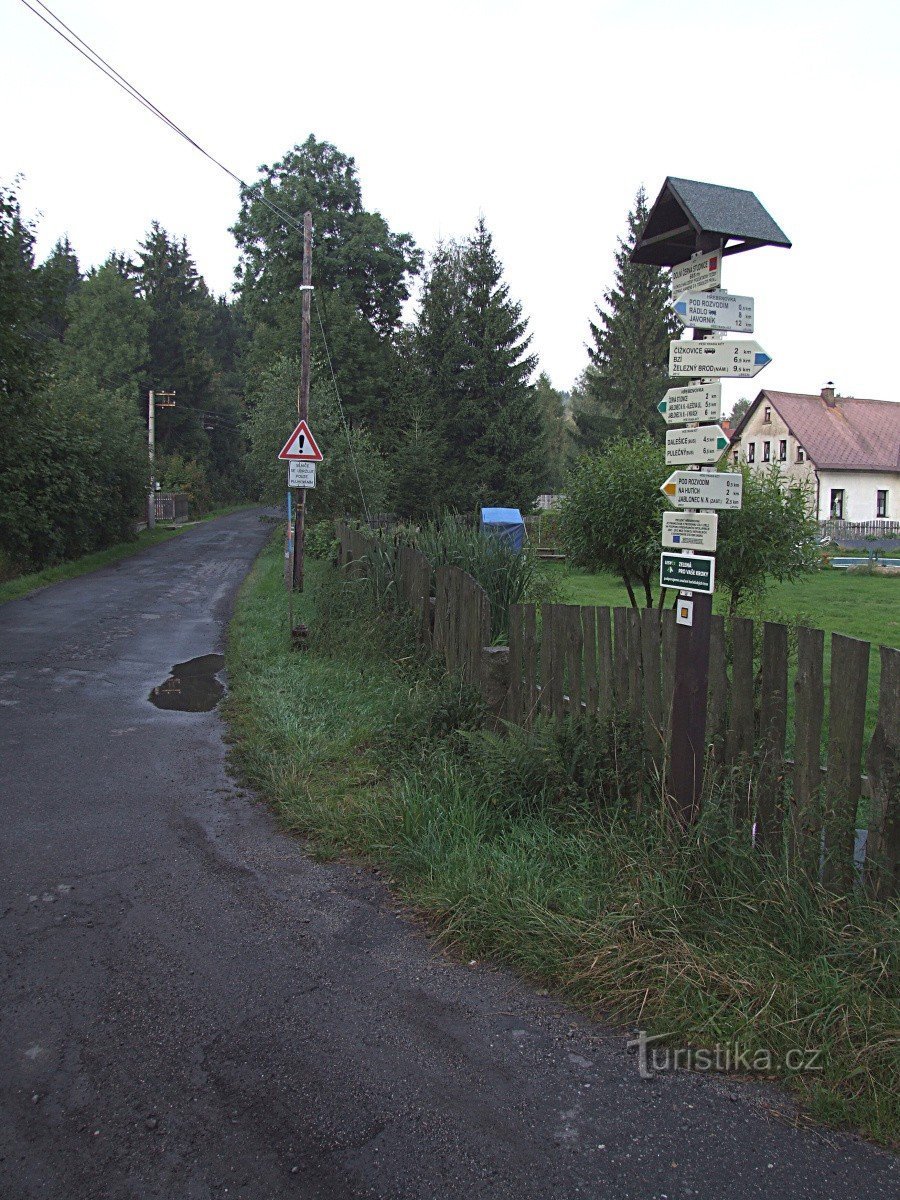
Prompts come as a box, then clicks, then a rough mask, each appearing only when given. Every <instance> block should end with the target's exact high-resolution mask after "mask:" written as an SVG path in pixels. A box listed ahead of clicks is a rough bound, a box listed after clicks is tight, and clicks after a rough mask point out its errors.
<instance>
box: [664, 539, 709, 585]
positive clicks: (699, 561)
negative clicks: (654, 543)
mask: <svg viewBox="0 0 900 1200" xmlns="http://www.w3.org/2000/svg"><path fill="white" fill-rule="evenodd" d="M715 583H716V560H715V559H714V558H712V557H711V556H710V555H708V554H672V553H671V552H669V551H666V550H664V551H663V552H662V554H661V555H660V559H659V586H660V587H664V588H678V590H679V591H681V592H706V593H707V594H708V595H711V594H712V592H713V591H714V590H715Z"/></svg>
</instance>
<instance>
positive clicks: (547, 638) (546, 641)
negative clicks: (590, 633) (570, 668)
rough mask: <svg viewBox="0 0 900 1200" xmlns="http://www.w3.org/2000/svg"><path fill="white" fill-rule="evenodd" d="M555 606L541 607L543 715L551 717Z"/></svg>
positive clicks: (545, 605)
mask: <svg viewBox="0 0 900 1200" xmlns="http://www.w3.org/2000/svg"><path fill="white" fill-rule="evenodd" d="M555 608H556V605H554V604H542V605H541V693H540V697H541V715H542V716H544V717H549V716H550V715H551V714H552V712H553V704H552V701H551V696H552V692H553V684H552V676H553V612H554V609H555Z"/></svg>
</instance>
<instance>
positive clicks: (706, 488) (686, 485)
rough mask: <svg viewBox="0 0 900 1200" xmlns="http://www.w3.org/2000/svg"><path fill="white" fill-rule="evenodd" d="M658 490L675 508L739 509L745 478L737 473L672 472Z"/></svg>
mask: <svg viewBox="0 0 900 1200" xmlns="http://www.w3.org/2000/svg"><path fill="white" fill-rule="evenodd" d="M659 490H660V491H661V492H662V493H663V495H664V496H668V498H669V500H670V501H671V502H672V503H673V504H674V505H675V507H676V508H700V509H703V508H740V507H741V498H742V496H743V494H744V477H743V475H741V473H740V472H739V471H673V472H672V474H671V475H670V476H669V478H668V479H667V480H666V482H665V483H664V484H663V485H662V486H661V487H660V489H659Z"/></svg>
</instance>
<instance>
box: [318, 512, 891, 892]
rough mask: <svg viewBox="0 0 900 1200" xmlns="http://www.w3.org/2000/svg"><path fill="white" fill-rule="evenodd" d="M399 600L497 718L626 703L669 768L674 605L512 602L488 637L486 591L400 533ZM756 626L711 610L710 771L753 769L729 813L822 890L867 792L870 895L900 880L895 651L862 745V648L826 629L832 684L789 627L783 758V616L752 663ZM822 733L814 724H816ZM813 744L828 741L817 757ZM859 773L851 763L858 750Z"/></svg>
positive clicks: (850, 866)
mask: <svg viewBox="0 0 900 1200" xmlns="http://www.w3.org/2000/svg"><path fill="white" fill-rule="evenodd" d="M338 536H339V541H340V546H341V551H340V562H341V564H342V566H344V567H345V568H346V569H350V570H359V569H362V567H363V564H364V563H365V560H366V556H367V554H369V553H371V550H372V539H371V537H370V535H368V534H366V533H365V532H364V531H360V530H356V529H352V528H350V527H348V526H340V527H339V528H338ZM394 581H395V586H396V590H397V595H398V598H399V600H400V602H401V603H402V604H403V605H404V606H405V607H407V608H408V609H411V610H412V612H413V613H414V614H415V616H416V622H415V623H416V628H417V631H418V637H419V638H420V640H422V641H423V642H425V643H426V644H428V645H430V647H431V649H432V651H433V653H434V654H435V655H437V656H438V657H439V658H440V659H442V660H443V662H444V664H445V666H446V669H447V670H448V672H458V673H460V674H461V675H462V677H463V678H464V679H466V680H467V681H468V682H470V683H472V684H474V685H476V686H478V687H480V688H481V690H482V692H483V693H484V694H485V696H486V698H487V699H488V702H489V704H490V705H491V707H492V708H493V709H494V711H495V713H496V715H497V717H498V718H502V719H504V720H506V721H509V722H511V723H512V724H516V725H520V726H524V727H526V728H527V727H529V726H530V725H531V723H532V722H533V721H534V719H535V718H536V717H537V716H543V717H546V718H550V719H552V720H556V721H562V720H565V719H568V718H572V717H577V716H581V715H591V716H595V717H597V718H598V719H599V720H601V721H604V720H606V719H607V718H609V717H610V716H611V715H612V714H613V713H614V712H617V713H625V714H627V715H628V717H629V718H630V720H631V722H632V724H633V727H634V728H635V729H636V730H638V731H639V734H638V736H639V737H640V739H641V744H642V751H643V760H644V765H645V766H644V773H645V778H646V779H647V781H648V785H650V786H656V787H658V788H662V787H663V786H664V781H665V777H666V767H667V756H668V740H669V726H670V715H671V709H672V698H673V694H674V690H675V637H676V624H675V614H674V612H672V611H671V610H670V609H669V610H664V611H660V610H656V609H643V610H638V609H634V608H613V609H610V608H605V607H582V606H577V605H567V604H544V605H541V606H540V607H539V608H538V607H536V606H535V605H533V604H517V605H512V606H511V608H510V610H509V625H508V628H509V645H508V647H491V646H489V644H488V643H489V640H490V610H489V603H488V598H487V596H486V595H485V593H484V591H483V590H482V589H481V587H479V585H478V584H477V583H476V581H475V580H474V579H473V578H472V577H471V576H470V575H468V574H466V572H464V571H462V570H460V569H459V568H458V567H444V566H442V567H438V568H437V569H436V570H433V569H432V566H431V564H430V563H429V561H428V559H427V558H426V557H425V556H424V555H423V554H421V553H420V552H419V551H417V550H414V549H412V548H410V547H407V546H400V547H398V548H397V550H396V556H395V565H394ZM756 632H757V631H756V630H755V629H754V623H753V622H752V621H751V620H748V619H746V618H742V617H735V618H734V619H732V620H731V621H729V622H728V623H727V625H726V622H725V620H724V619H723V618H722V617H721V616H713V618H712V626H711V638H710V673H709V700H708V717H707V738H706V744H707V747H708V769H709V777H710V778H713V777H715V778H718V779H723V778H726V777H727V776H728V775H729V773H732V772H733V773H735V775H736V776H738V777H740V778H741V779H744V780H750V781H751V782H752V800H753V804H752V810H751V798H750V787H749V786H748V787H745V788H744V791H743V793H742V798H739V799H738V800H736V802H735V808H736V813H735V815H736V816H737V817H738V818H740V819H744V820H746V822H747V823H748V826H750V827H752V830H753V836H754V838H755V839H756V841H757V842H758V843H759V844H764V845H765V844H768V845H772V846H776V845H778V844H780V842H781V839H782V836H783V835H784V834H785V832H786V833H787V837H788V839H789V844H790V848H791V851H792V855H793V856H794V857H795V859H797V860H798V861H802V862H805V863H806V864H808V865H809V866H810V867H811V868H812V869H815V868H816V866H818V868H819V870H820V874H821V877H822V879H823V881H824V882H825V883H826V884H827V885H828V886H830V887H831V888H832V889H833V890H834V891H836V892H840V893H847V892H849V891H850V890H851V889H852V888H853V886H854V885H855V883H856V881H857V880H858V878H859V873H860V872H859V868H860V859H861V857H862V853H861V848H860V846H859V844H858V843H859V841H860V839H859V837H858V834H857V830H856V814H857V809H858V806H859V801H860V798H861V796H862V795H863V794H864V793H865V795H866V798H867V800H868V805H869V823H868V833H867V838H866V842H865V852H864V853H865V863H866V874H867V876H868V877H869V880H870V881H871V885H872V888H873V890H874V891H876V892H877V893H878V894H879V895H881V896H883V897H887V896H895V895H898V894H900V886H898V884H900V650H895V649H891V648H889V647H885V646H882V647H880V648H879V654H880V660H881V681H880V689H879V701H878V713H877V720H876V725H875V731H874V734H873V737H872V739H871V741H870V744H869V747H868V753H867V755H866V756H865V760H864V757H863V749H864V734H865V723H866V697H867V685H868V672H869V660H870V651H871V647H870V645H869V643H868V642H861V641H858V640H857V639H855V638H849V637H844V636H842V635H841V634H832V635H831V679H832V681H839V682H833V685H832V687H831V688H830V689H827V692H826V687H825V671H824V650H825V634H824V633H823V631H822V630H820V629H805V628H801V629H799V630H798V632H797V645H796V670H795V672H794V682H793V689H794V705H793V739H792V741H793V758H791V759H789V758H788V757H787V744H788V736H787V735H788V712H789V705H788V695H789V657H790V656H789V652H788V637H789V631H788V629H787V627H786V626H784V625H781V624H777V623H774V622H765V623H764V624H763V627H762V636H761V653H760V655H759V663H758V666H757V656H756V655H755V643H756V640H757V639H756ZM826 695H827V743H826V741H825V739H823V732H824V730H825V728H826V726H825V719H826ZM823 744H825V745H827V749H826V753H825V759H826V761H827V764H828V766H827V768H825V767H823V766H822V758H823V752H822V751H823ZM864 762H865V767H866V771H867V774H866V775H865V776H864V775H863V773H862V771H863V764H864Z"/></svg>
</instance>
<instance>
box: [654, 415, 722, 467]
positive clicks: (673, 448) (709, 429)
mask: <svg viewBox="0 0 900 1200" xmlns="http://www.w3.org/2000/svg"><path fill="white" fill-rule="evenodd" d="M727 449H728V435H727V434H726V433H725V430H724V429H723V428H722V427H721V425H701V426H700V427H699V428H698V429H669V430H667V431H666V466H667V467H671V466H679V465H680V466H682V467H686V466H690V465H692V464H693V463H714V462H718V461H719V459H720V458H721V457H722V454H723V453H724V451H726V450H727Z"/></svg>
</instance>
